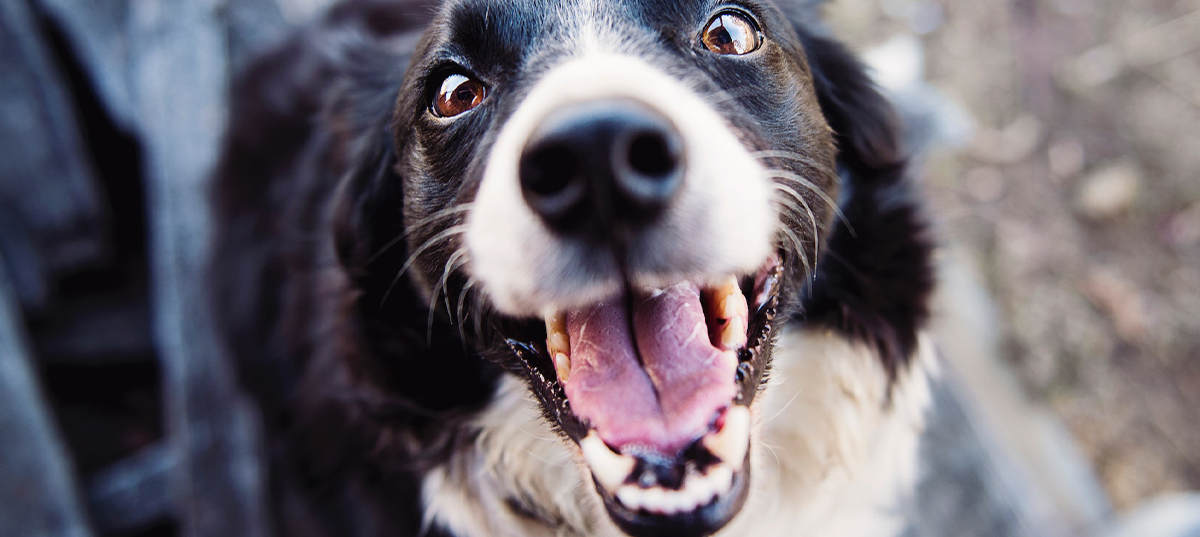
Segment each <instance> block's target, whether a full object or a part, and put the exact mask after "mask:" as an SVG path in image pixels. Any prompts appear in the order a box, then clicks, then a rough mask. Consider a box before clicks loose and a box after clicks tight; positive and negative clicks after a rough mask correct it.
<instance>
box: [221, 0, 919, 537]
mask: <svg viewBox="0 0 1200 537" xmlns="http://www.w3.org/2000/svg"><path fill="white" fill-rule="evenodd" d="M816 4H817V3H814V2H811V1H804V0H736V1H732V2H723V1H722V2H717V1H712V0H672V1H664V0H525V1H512V0H506V1H501V0H446V1H445V2H429V1H419V0H413V1H396V0H391V1H384V0H350V1H349V2H346V3H343V4H340V5H338V6H336V7H334V8H332V9H331V10H330V11H329V13H328V14H327V15H326V16H325V17H324V18H323V19H322V20H321V22H319V23H317V24H315V25H313V26H311V27H307V28H305V29H302V30H299V31H298V32H297V34H296V35H295V36H294V37H293V38H291V39H289V40H288V41H287V42H286V43H284V44H282V45H281V46H279V47H278V48H276V49H275V50H273V51H271V52H269V53H267V54H265V55H264V56H263V57H262V58H260V59H258V60H257V61H255V62H254V63H253V64H252V65H250V66H249V68H248V69H247V70H246V72H245V73H244V74H243V75H242V76H241V77H239V79H238V80H237V81H236V82H235V85H234V96H233V97H234V98H233V104H232V110H231V127H230V130H229V133H228V136H227V141H226V146H225V148H224V153H223V158H222V161H221V164H220V166H219V170H218V173H217V177H216V181H215V190H214V204H215V206H216V218H217V221H218V230H217V240H216V247H215V253H214V258H213V265H212V275H213V289H214V308H215V311H216V317H217V318H218V319H219V323H220V331H221V333H222V335H223V337H224V338H225V343H226V344H227V346H228V349H229V354H230V355H231V356H232V357H233V359H234V361H235V363H236V366H237V371H238V373H239V375H240V381H241V384H242V386H243V387H244V388H245V390H246V391H247V392H248V393H250V394H251V395H252V398H253V401H254V402H255V404H256V405H257V407H258V409H259V411H260V412H261V415H262V421H263V425H264V429H265V433H266V437H267V439H268V444H267V451H268V454H269V457H268V458H269V460H270V468H269V475H270V479H269V485H270V487H269V488H270V497H271V502H270V505H271V506H272V517H273V520H274V523H275V529H276V531H277V533H278V534H280V535H287V536H302V537H325V536H339V537H340V536H392V537H394V536H403V535H424V536H456V537H485V536H539V535H546V536H550V535H560V536H561V535H570V536H584V535H588V536H591V535H597V536H599V535H604V536H608V535H631V536H634V537H647V536H666V535H671V536H686V537H690V536H704V535H713V534H720V535H764V536H766V535H838V536H857V535H864V536H865V535H871V536H885V535H897V534H900V533H901V532H902V531H904V529H905V524H906V521H905V515H904V512H905V511H904V509H903V505H904V502H906V501H908V499H909V498H910V497H911V495H912V492H913V489H914V487H915V481H916V472H917V470H916V463H917V461H916V459H917V439H918V437H919V435H920V431H921V429H922V427H923V420H924V416H925V414H924V413H925V409H926V408H927V407H928V405H929V400H930V387H929V386H930V379H931V378H933V377H934V376H935V375H936V372H937V364H936V360H935V359H934V358H933V351H932V350H931V345H930V344H929V341H928V339H929V338H928V337H927V336H926V335H925V326H926V323H927V320H928V317H929V299H930V298H929V297H930V294H931V292H932V290H933V288H934V283H935V282H934V270H933V267H932V260H931V258H932V252H933V248H934V245H933V240H932V239H931V238H930V231H929V226H928V224H927V223H926V222H927V220H926V217H925V216H924V213H923V209H922V207H921V203H920V200H919V196H918V195H917V194H916V190H915V187H914V186H913V185H912V183H911V180H910V178H909V172H908V166H907V160H906V158H905V155H904V154H903V150H902V142H903V141H902V140H901V139H900V136H899V134H898V133H899V130H898V128H897V125H896V120H895V116H894V113H893V111H892V109H891V107H890V105H889V104H888V102H887V101H886V100H885V99H884V98H883V97H881V95H880V94H879V92H878V91H877V90H876V89H875V87H874V86H873V84H872V82H871V80H870V78H869V76H868V74H867V73H866V71H865V70H864V68H863V67H862V65H861V64H860V63H859V62H858V60H856V58H855V57H854V56H853V55H852V54H851V53H850V52H849V51H848V50H847V48H846V47H845V46H843V45H841V44H840V43H839V42H838V41H837V40H836V39H834V38H833V37H832V36H831V35H830V33H829V32H828V31H827V30H826V29H825V27H824V26H823V25H822V23H821V22H820V19H819V17H818V11H819V10H818V7H819V6H818V5H816Z"/></svg>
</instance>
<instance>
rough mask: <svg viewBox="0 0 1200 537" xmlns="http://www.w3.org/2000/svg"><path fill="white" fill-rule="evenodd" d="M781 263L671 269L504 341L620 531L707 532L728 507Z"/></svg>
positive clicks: (740, 480) (737, 488)
mask: <svg viewBox="0 0 1200 537" xmlns="http://www.w3.org/2000/svg"><path fill="white" fill-rule="evenodd" d="M785 273H786V271H784V267H783V266H782V263H781V262H780V255H778V254H776V255H772V256H770V257H769V258H768V260H767V261H766V262H765V263H764V264H763V266H762V267H761V268H759V269H758V270H756V271H755V272H753V273H750V274H744V275H740V276H727V277H725V278H720V279H717V281H718V282H719V283H716V284H703V283H696V282H692V281H683V282H678V283H676V284H674V285H671V286H668V287H666V288H664V289H643V290H640V291H635V292H634V293H632V294H633V295H634V296H627V295H621V296H617V297H610V298H609V299H606V300H601V301H599V302H596V303H594V304H591V305H587V306H583V307H576V308H571V309H569V310H567V311H559V312H555V313H552V314H550V315H548V316H547V317H546V318H545V329H546V331H545V338H546V339H545V340H544V344H543V343H542V342H541V341H534V342H528V341H527V342H519V341H516V340H509V344H510V345H511V346H512V348H513V350H514V351H515V353H516V355H517V356H518V357H519V358H520V359H521V360H522V362H523V363H524V365H525V367H526V370H527V373H528V376H529V379H530V388H531V390H532V391H533V392H534V394H535V395H536V396H537V397H538V398H539V399H540V400H541V403H542V405H543V406H544V407H545V410H546V415H547V416H548V417H549V418H550V419H551V420H552V421H554V422H555V425H556V426H557V427H558V428H559V429H560V430H561V431H562V432H563V433H564V434H565V435H566V436H568V437H569V438H570V439H571V440H572V441H574V443H576V444H577V446H578V448H579V454H580V455H581V458H582V460H583V461H584V462H585V463H586V467H587V469H588V471H589V472H590V474H591V477H592V480H593V481H594V483H595V488H596V491H597V492H598V493H599V495H600V497H601V498H602V499H603V504H604V506H605V508H606V510H607V512H608V514H609V516H610V517H611V518H612V520H613V522H614V523H615V524H616V525H617V526H618V527H619V528H620V529H621V530H623V531H624V532H626V533H628V534H629V535H632V536H634V537H649V536H657V535H674V536H685V537H690V536H705V535H711V534H713V533H715V532H717V531H718V530H720V529H721V528H723V527H724V526H725V525H726V524H728V523H729V522H730V520H732V519H733V518H734V517H735V516H737V514H738V513H739V511H740V510H741V508H742V505H743V504H744V503H745V501H746V495H747V491H748V489H749V481H750V466H749V452H750V442H751V438H750V437H751V434H750V433H751V427H752V424H751V422H752V417H751V411H750V407H751V404H752V402H753V400H754V397H755V395H756V394H757V392H758V389H759V386H760V384H761V382H762V379H763V373H764V371H765V370H766V368H767V364H768V363H769V360H770V345H771V339H772V338H771V335H772V322H773V321H774V318H775V315H776V310H777V307H778V300H779V298H778V292H779V289H780V287H781V285H780V281H779V280H780V278H782V277H783V275H784V274H785ZM539 335H540V334H539Z"/></svg>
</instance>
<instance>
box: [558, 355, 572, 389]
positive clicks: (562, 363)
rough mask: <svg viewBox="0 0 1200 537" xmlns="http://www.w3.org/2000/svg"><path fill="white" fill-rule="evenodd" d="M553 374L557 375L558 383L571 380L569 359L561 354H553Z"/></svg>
mask: <svg viewBox="0 0 1200 537" xmlns="http://www.w3.org/2000/svg"><path fill="white" fill-rule="evenodd" d="M554 372H555V373H558V381H559V382H564V383H565V382H567V379H569V378H571V358H570V357H568V356H567V355H565V354H563V353H561V352H560V353H557V354H555V355H554Z"/></svg>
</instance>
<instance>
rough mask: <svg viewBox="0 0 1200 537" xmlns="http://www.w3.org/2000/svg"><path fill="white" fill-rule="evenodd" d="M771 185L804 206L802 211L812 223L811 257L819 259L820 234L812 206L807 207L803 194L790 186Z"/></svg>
mask: <svg viewBox="0 0 1200 537" xmlns="http://www.w3.org/2000/svg"><path fill="white" fill-rule="evenodd" d="M771 186H773V187H775V190H778V191H780V192H783V193H784V194H787V195H789V196H791V197H793V198H795V200H796V201H798V202H800V205H803V206H804V211H805V212H806V213H808V221H809V222H811V223H812V238H813V259H820V258H821V235H820V234H819V233H817V217H816V216H814V215H813V212H812V207H809V205H808V202H807V201H805V199H804V196H801V195H800V193H799V192H796V191H795V190H794V189H792V187H789V186H787V185H781V184H779V183H775V184H773V185H771Z"/></svg>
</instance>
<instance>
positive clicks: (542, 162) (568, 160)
mask: <svg viewBox="0 0 1200 537" xmlns="http://www.w3.org/2000/svg"><path fill="white" fill-rule="evenodd" d="M579 171H580V170H579V160H578V158H577V157H576V156H575V153H574V152H572V151H571V150H570V149H568V148H566V147H563V146H550V147H544V148H542V149H539V150H537V151H534V152H533V153H530V154H529V155H526V156H525V158H524V159H523V160H522V163H521V184H522V186H523V187H524V188H525V190H526V191H528V192H531V193H533V194H538V195H541V196H553V195H555V194H558V193H560V192H562V191H564V190H566V189H567V187H568V186H570V185H571V182H572V180H573V179H574V178H575V177H576V176H577V175H579Z"/></svg>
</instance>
